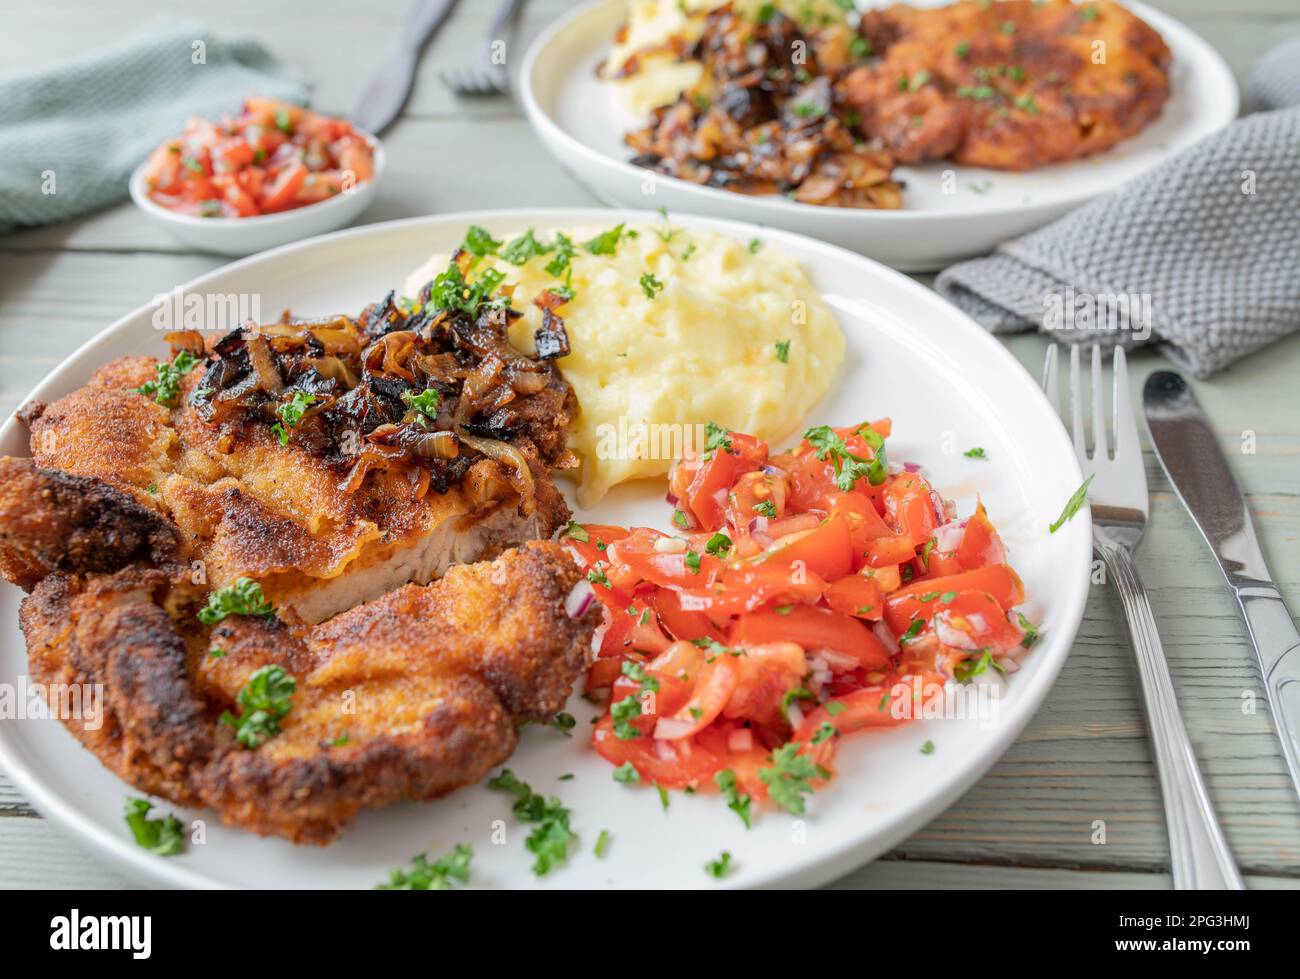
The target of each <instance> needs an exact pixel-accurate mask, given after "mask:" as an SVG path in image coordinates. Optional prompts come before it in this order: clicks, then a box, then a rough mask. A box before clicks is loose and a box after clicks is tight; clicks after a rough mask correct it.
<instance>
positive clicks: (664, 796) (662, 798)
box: [655, 782, 672, 812]
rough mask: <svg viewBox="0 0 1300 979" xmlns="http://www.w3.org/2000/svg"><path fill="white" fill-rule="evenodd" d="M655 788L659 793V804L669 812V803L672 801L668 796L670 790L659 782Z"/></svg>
mask: <svg viewBox="0 0 1300 979" xmlns="http://www.w3.org/2000/svg"><path fill="white" fill-rule="evenodd" d="M655 790H656V791H657V792H658V793H659V805H660V806H662V807H663V811H664V812H667V811H668V804H669V802H671V801H672V800H670V799H669V798H668V790H667V789H665V788H664V787H663V786H662V785H660V784H658V783H657V782H656V783H655Z"/></svg>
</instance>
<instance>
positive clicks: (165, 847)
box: [125, 796, 185, 857]
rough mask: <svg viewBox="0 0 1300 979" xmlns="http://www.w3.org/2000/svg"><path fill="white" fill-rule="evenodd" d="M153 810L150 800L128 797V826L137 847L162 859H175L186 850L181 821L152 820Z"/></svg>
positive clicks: (167, 817)
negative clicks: (150, 813)
mask: <svg viewBox="0 0 1300 979" xmlns="http://www.w3.org/2000/svg"><path fill="white" fill-rule="evenodd" d="M152 808H153V803H152V802H150V801H149V800H148V799H132V798H130V797H129V796H128V797H127V800H126V813H125V816H126V825H127V826H129V827H130V829H131V835H132V836H134V837H135V842H136V845H137V846H142V847H144V848H145V849H146V850H148V851H149V852H150V853H153V854H155V855H157V856H160V857H174V856H175V855H176V854H178V853H181V852H182V851H183V850H184V849H185V836H184V834H183V833H182V832H181V821H180V820H179V819H177V818H176V817H175V816H166V817H164V818H162V819H150V818H149V810H150V809H152Z"/></svg>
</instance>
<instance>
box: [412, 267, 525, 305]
mask: <svg viewBox="0 0 1300 979" xmlns="http://www.w3.org/2000/svg"><path fill="white" fill-rule="evenodd" d="M504 281H505V273H503V272H501V271H499V270H498V269H493V268H487V269H484V270H483V271H482V272H481V273H480V274H479V275H478V276H477V277H476V278H475V280H474V282H473V283H472V284H471V283H469V282H468V281H466V279H465V276H464V275H463V274H462V273H461V270H460V266H458V265H457V264H456V263H455V262H452V263H451V264H449V265H448V266H447V270H446V271H445V272H443V273H441V274H440V275H438V277H437V278H435V279H434V280H433V282H432V283H431V284H430V286H429V302H428V303H427V304H426V306H425V308H426V309H427V310H428V311H429V312H430V313H437V312H441V311H442V310H449V311H452V312H461V313H466V314H468V315H470V316H477V315H478V312H479V308H480V307H482V306H488V307H492V308H500V307H505V306H508V305H509V304H510V300H509V298H507V297H505V296H497V297H495V298H494V297H493V295H492V294H493V293H494V292H496V291H497V288H498V287H499V286H500V285H501V283H502V282H504Z"/></svg>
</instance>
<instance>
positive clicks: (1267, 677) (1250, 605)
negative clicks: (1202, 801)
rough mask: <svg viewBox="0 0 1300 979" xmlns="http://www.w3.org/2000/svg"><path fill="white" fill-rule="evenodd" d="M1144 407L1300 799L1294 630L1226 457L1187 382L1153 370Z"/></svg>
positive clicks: (1299, 692)
mask: <svg viewBox="0 0 1300 979" xmlns="http://www.w3.org/2000/svg"><path fill="white" fill-rule="evenodd" d="M1142 406H1143V414H1144V415H1145V416H1146V422H1147V431H1148V432H1149V433H1150V435H1151V443H1152V445H1153V446H1154V447H1155V451H1156V458H1158V459H1159V460H1160V465H1161V466H1162V467H1164V470H1165V475H1166V476H1168V477H1169V482H1171V483H1173V486H1174V490H1175V492H1177V494H1178V498H1179V499H1180V500H1182V501H1183V506H1185V507H1186V508H1187V511H1188V513H1190V514H1191V515H1192V519H1193V520H1194V521H1195V522H1196V526H1197V527H1198V528H1199V529H1200V531H1201V534H1202V535H1203V536H1204V537H1205V541H1206V543H1207V544H1209V545H1210V550H1212V551H1213V552H1214V556H1215V557H1216V558H1218V560H1219V567H1220V568H1222V569H1223V574H1224V577H1225V578H1227V579H1228V587H1229V588H1231V589H1232V593H1233V595H1235V596H1236V599H1237V604H1238V605H1240V606H1241V615H1242V618H1244V619H1245V620H1246V629H1247V631H1248V632H1249V634H1250V641H1251V643H1252V644H1253V645H1254V647H1255V656H1256V659H1257V661H1258V663H1259V670H1260V674H1261V676H1262V677H1263V678H1264V687H1265V689H1266V691H1267V693H1268V698H1269V703H1270V705H1271V706H1272V710H1273V722H1274V724H1275V726H1276V728H1277V736H1278V739H1279V740H1280V741H1281V742H1282V753H1283V754H1284V755H1285V756H1286V764H1287V768H1288V769H1290V771H1291V782H1292V784H1293V785H1294V786H1295V789H1296V793H1297V794H1298V795H1300V632H1297V631H1296V627H1295V623H1294V622H1293V621H1292V619H1291V613H1290V612H1289V611H1288V610H1287V607H1286V603H1285V602H1283V601H1282V596H1281V594H1279V592H1278V590H1277V586H1276V585H1274V584H1273V580H1272V578H1271V577H1270V576H1269V573H1268V567H1267V566H1266V565H1265V564H1264V555H1263V554H1261V553H1260V550H1259V542H1258V541H1257V540H1256V539H1255V528H1254V525H1253V524H1252V523H1251V521H1250V514H1249V512H1248V511H1247V510H1246V501H1245V499H1244V498H1243V497H1242V495H1241V490H1240V488H1238V486H1237V481H1236V480H1235V479H1234V478H1233V476H1232V470H1231V469H1229V468H1228V460H1227V459H1226V458H1225V457H1224V455H1223V450H1222V449H1221V448H1219V443H1218V441H1217V439H1216V438H1215V436H1214V432H1213V430H1212V429H1211V428H1210V424H1209V422H1208V421H1207V420H1206V418H1205V415H1204V413H1202V411H1201V406H1200V405H1199V404H1197V402H1196V396H1195V395H1193V394H1192V391H1191V389H1190V388H1189V387H1188V386H1187V382H1186V381H1184V380H1183V378H1182V376H1181V375H1179V374H1176V373H1174V372H1173V371H1156V372H1155V373H1154V374H1152V375H1151V376H1150V377H1148V378H1147V381H1146V386H1145V388H1144V389H1143V392H1142Z"/></svg>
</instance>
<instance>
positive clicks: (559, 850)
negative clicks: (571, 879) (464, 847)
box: [488, 768, 577, 877]
mask: <svg viewBox="0 0 1300 979" xmlns="http://www.w3.org/2000/svg"><path fill="white" fill-rule="evenodd" d="M488 787H489V788H492V789H497V790H499V791H501V792H509V793H510V794H511V795H513V796H514V797H515V804H514V807H513V811H514V814H515V816H516V818H518V819H519V821H520V822H524V823H536V824H537V826H536V827H535V828H534V829H533V831H532V832H531V833H529V834H528V839H526V840H525V841H524V846H525V847H526V848H527V849H528V851H529V852H530V853H532V854H533V855H534V856H535V857H536V858H537V859H536V860H535V861H534V862H533V873H534V874H536V875H537V876H538V877H542V876H544V875H546V874H548V873H550V872H551V871H552V870H554V869H555V868H556V867H558V866H559V865H560V864H562V863H563V862H564V861H565V860H566V859H567V858H568V856H569V847H570V846H571V845H572V844H573V842H574V841H575V840H576V839H577V835H576V834H575V833H574V832H573V830H572V829H570V828H569V818H570V816H572V813H570V812H569V810H568V809H566V808H565V807H564V806H563V805H562V804H561V803H560V800H559V799H557V798H554V797H552V798H550V799H547V798H545V797H544V796H541V795H538V794H537V793H536V792H534V791H533V790H532V788H530V787H529V785H528V783H527V782H521V781H520V780H519V779H517V778H515V775H514V773H513V772H512V771H510V769H508V768H503V769H502V770H501V774H500V775H498V776H497V777H496V778H493V779H491V780H490V781H489V782H488Z"/></svg>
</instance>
